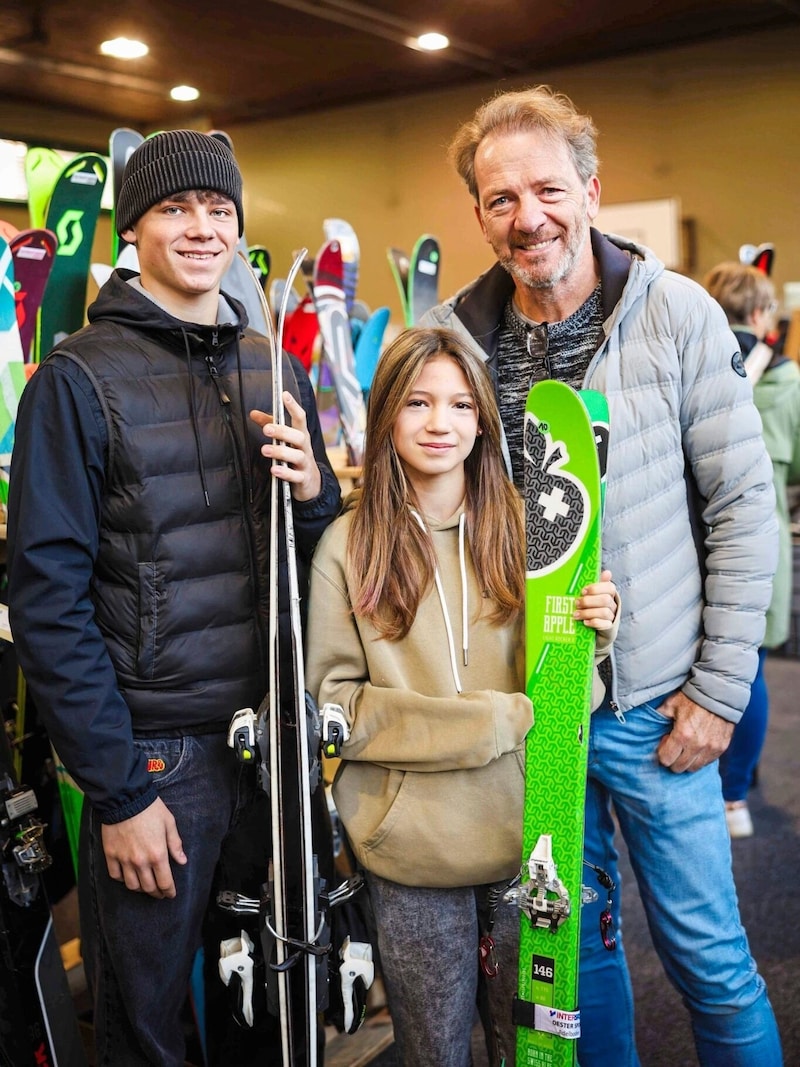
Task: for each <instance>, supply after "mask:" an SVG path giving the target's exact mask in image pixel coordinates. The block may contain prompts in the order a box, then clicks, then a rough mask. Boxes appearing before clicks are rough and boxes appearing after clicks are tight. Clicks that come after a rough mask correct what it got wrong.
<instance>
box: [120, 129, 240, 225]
mask: <svg viewBox="0 0 800 1067" xmlns="http://www.w3.org/2000/svg"><path fill="white" fill-rule="evenodd" d="M202 189H212V190H213V191H214V192H217V193H223V194H224V195H225V196H227V197H230V199H231V200H232V201H233V202H234V204H235V205H236V214H237V215H238V217H239V236H240V237H241V236H242V231H243V230H244V213H243V211H242V174H241V171H240V170H239V166H238V164H237V162H236V160H235V159H234V157H233V153H232V152H231V150H230V149H229V148H228V147H227V145H224V144H223V143H222V142H221V141H219V140H218V139H217V138H216V137H210V136H209V135H208V134H207V133H198V132H197V131H196V130H167V131H166V132H164V133H156V134H154V135H153V136H152V137H147V138H146V139H145V140H144V141H142V143H141V144H140V145H139V147H138V148H137V149H136V151H135V152H133V153H132V155H131V157H130V159H129V160H128V162H127V163H126V164H125V170H124V172H123V175H122V185H121V187H120V191H119V198H118V200H117V209H116V226H117V233H118V234H122V233H123V232H124V231H125V230H127V229H128V228H129V227H130V226H133V224H134V223H135V222H137V221H138V219H140V218H141V217H142V215H144V213H145V211H147V210H148V209H149V208H151V207H152V206H153V205H154V204H158V203H159V201H161V200H164V199H165V198H166V197H168V196H172V195H173V193H185V192H192V191H199V190H202Z"/></svg>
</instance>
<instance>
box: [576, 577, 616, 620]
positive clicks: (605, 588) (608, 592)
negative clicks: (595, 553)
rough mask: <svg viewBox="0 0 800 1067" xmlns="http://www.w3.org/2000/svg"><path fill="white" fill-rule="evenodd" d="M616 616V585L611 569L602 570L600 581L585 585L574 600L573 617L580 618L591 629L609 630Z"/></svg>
mask: <svg viewBox="0 0 800 1067" xmlns="http://www.w3.org/2000/svg"><path fill="white" fill-rule="evenodd" d="M616 616H617V587H616V586H615V585H614V583H613V582H612V581H611V571H603V573H602V574H601V575H600V581H599V582H594V583H593V584H592V585H587V586H586V587H585V588H584V589H583V591H582V592H581V595H580V596H579V597H578V598H577V599H576V601H575V612H574V614H573V616H572V617H573V618H574V619H581V620H582V621H583V622H584V623H585V624H586V626H590V627H591V628H592V629H593V630H610V629H611V627H612V626H613V625H614V619H615V618H616Z"/></svg>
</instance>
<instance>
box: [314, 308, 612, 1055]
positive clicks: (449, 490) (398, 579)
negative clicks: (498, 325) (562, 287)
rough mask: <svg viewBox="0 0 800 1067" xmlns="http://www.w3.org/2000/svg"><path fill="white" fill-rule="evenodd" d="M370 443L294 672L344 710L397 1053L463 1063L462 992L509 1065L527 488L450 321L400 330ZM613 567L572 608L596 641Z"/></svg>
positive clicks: (375, 407)
mask: <svg viewBox="0 0 800 1067" xmlns="http://www.w3.org/2000/svg"><path fill="white" fill-rule="evenodd" d="M366 442H367V445H366V455H365V459H364V470H363V489H362V490H361V491H360V492H357V493H356V494H354V496H353V497H351V499H350V501H348V510H346V512H345V514H344V515H342V516H341V517H340V518H339V519H338V520H337V521H336V522H335V523H334V524H333V525H332V526H331V527H329V529H328V531H327V532H326V534H325V535H324V537H323V540H322V541H321V542H320V544H319V546H318V549H317V552H316V555H315V558H314V564H313V572H312V582H311V594H310V612H309V631H308V649H309V652H308V660H307V671H308V684H309V689H310V690H311V692H312V693H315V695H316V696H317V698H318V700H319V704H320V706H322V705H323V704H324V703H326V702H330V703H334V704H339V705H341V707H342V709H343V711H344V716H345V719H346V721H347V724H348V727H349V738H348V740H347V741H346V743H345V744H344V745H343V747H342V764H341V766H340V768H339V771H338V773H337V776H336V781H335V783H334V787H333V793H334V799H335V802H336V807H337V809H338V812H339V816H340V818H341V820H342V822H343V824H344V827H345V829H346V831H347V835H348V839H349V841H350V844H351V846H352V848H353V851H354V853H355V855H356V857H357V859H358V862H359V863H360V864H361V865H362V866H363V867H364V868H365V870H366V872H367V879H368V884H369V889H370V896H371V900H372V904H373V908H374V912H375V919H376V923H377V928H378V947H379V950H380V958H381V965H382V970H383V977H384V981H385V984H386V990H387V997H388V1002H389V1007H390V1011H391V1014H392V1020H393V1023H394V1034H395V1042H396V1046H397V1049H398V1055H399V1062H400V1063H402V1064H405V1065H407V1067H420V1065H422V1064H436V1067H465V1065H467V1064H469V1063H470V1062H471V1056H470V1037H471V1030H472V1023H473V1015H474V1010H475V1004H476V998H477V999H478V1003H479V1005H480V1007H481V1014H482V1018H483V1022H484V1026H485V1029H486V1037H487V1047H488V1049H489V1058H490V1061H491V1062H492V1063H493V1064H499V1063H501V1062H502V1060H503V1059H504V1058H505V1062H506V1063H508V1064H512V1063H513V1062H514V1040H515V1032H514V1027H513V1025H512V1023H511V1001H512V997H513V995H514V993H515V992H516V985H517V962H516V957H517V951H518V941H519V911H518V909H517V908H516V906H515V905H513V904H509V903H505V902H504V901H503V899H502V894H503V891H504V890H505V888H506V887H507V885H508V882H509V881H510V880H511V879H512V878H513V877H514V876H515V875H516V874H517V872H518V871H519V868H520V864H521V854H522V802H523V791H524V781H523V776H524V761H525V751H524V741H525V735H526V734H527V732H528V730H529V729H530V728H531V725H532V723H533V710H532V708H531V702H530V700H529V699H528V698H527V696H526V695H525V692H524V685H525V683H524V664H523V655H524V647H523V646H524V642H523V634H522V621H523V619H522V615H523V611H522V609H523V597H524V575H523V560H524V558H525V553H524V548H523V542H524V533H523V518H522V506H521V501H520V499H519V496H518V494H517V493H516V490H515V489H514V488H513V486H512V484H511V482H510V481H509V480H508V478H507V476H506V473H505V469H504V465H503V459H502V455H501V448H500V420H499V415H498V412H497V407H496V403H495V399H494V392H493V387H492V383H491V380H490V378H489V374H488V372H487V370H486V368H485V367H484V365H483V364H482V363H481V361H480V360H478V359H477V358H476V357H474V356H473V355H472V354H470V352H469V351H468V350H467V349H466V348H465V347H464V346H463V345H462V343H461V342H460V341H459V339H458V337H457V336H456V334H454V333H452V332H451V331H449V330H434V329H412V330H408V331H406V332H405V333H404V334H402V335H401V336H400V337H399V338H398V340H397V341H395V342H394V344H392V345H391V346H390V347H389V348H388V349H387V350H386V352H385V353H384V354H383V356H382V357H381V359H380V361H379V363H378V367H377V371H376V375H375V380H374V382H373V385H372V391H371V395H370V404H369V415H368V421H367V436H366ZM610 578H611V575H610V574H609V573H607V572H604V574H603V575H602V580H601V581H600V582H598V583H597V584H595V585H591V586H588V587H587V588H586V589H585V590H584V595H583V596H582V597H580V598H579V599H578V601H577V602H576V612H575V617H576V618H578V619H583V621H584V622H585V623H586V625H588V626H592V627H594V628H595V629H597V630H598V631H601V632H602V633H601V640H600V641H598V646H599V648H598V651H599V652H600V650H601V649H602V652H603V653H606V652H607V649H608V645H609V644H610V640H609V639H608V635H610V634H611V633H612V632H613V627H614V623H615V618H616V600H615V588H614V586H613V584H612V583H611V581H610ZM597 685H598V686H600V687H601V688H602V683H600V682H599V679H598V680H597ZM598 702H599V694H598ZM490 931H491V937H492V939H493V941H494V943H495V955H494V958H493V959H492V960H490V961H486V962H487V963H488V964H489V965H488V966H487V967H486V971H494V969H495V965H496V970H497V974H496V976H495V977H491V978H490V977H488V975H487V974H485V973H483V972H482V969H481V967H480V966H479V940H480V938H481V936H482V935H485V934H489V932H490Z"/></svg>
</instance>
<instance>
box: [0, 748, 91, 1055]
mask: <svg viewBox="0 0 800 1067" xmlns="http://www.w3.org/2000/svg"><path fill="white" fill-rule="evenodd" d="M36 810H37V804H36V797H35V795H34V793H33V791H32V790H31V789H28V788H27V787H25V786H19V785H17V782H16V779H15V776H14V771H13V759H12V756H11V748H10V745H9V743H8V738H7V736H6V733H5V730H0V865H2V877H0V1067H35V1065H50V1064H52V1065H56V1064H57V1065H58V1067H87V1059H86V1054H85V1051H84V1047H83V1042H82V1040H81V1036H80V1032H79V1030H78V1022H77V1019H76V1016H75V1011H74V1007H73V1002H72V994H71V993H70V989H69V985H68V983H67V977H66V974H65V973H64V967H63V965H62V962H61V953H60V951H59V948H58V944H57V942H56V938H55V934H54V932H53V920H52V917H51V915H50V907H49V905H48V902H47V898H46V896H45V891H44V886H43V884H42V878H41V875H42V872H43V871H44V870H45V869H46V868H47V867H48V866H49V864H50V857H49V856H48V855H47V853H46V851H45V849H44V845H43V842H42V830H43V826H42V823H41V822H40V820H39V819H38V818H37V815H36Z"/></svg>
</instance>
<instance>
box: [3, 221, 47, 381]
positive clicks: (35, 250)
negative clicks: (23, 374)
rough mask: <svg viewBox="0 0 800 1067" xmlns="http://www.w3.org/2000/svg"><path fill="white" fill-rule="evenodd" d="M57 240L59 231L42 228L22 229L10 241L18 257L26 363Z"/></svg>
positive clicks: (19, 316) (16, 273) (16, 288)
mask: <svg viewBox="0 0 800 1067" xmlns="http://www.w3.org/2000/svg"><path fill="white" fill-rule="evenodd" d="M57 244H58V242H57V241H56V235H55V234H54V233H52V232H51V231H50V230H42V229H37V230H20V231H19V232H18V233H16V234H15V235H14V236H13V237H12V238H11V240H10V242H9V247H10V248H11V255H12V257H13V260H14V297H15V299H16V304H17V325H18V326H19V335H20V341H21V343H22V355H23V359H24V360H25V362H26V363H27V362H29V361H30V358H31V351H32V347H33V339H34V336H35V334H36V317H37V314H38V312H39V308H40V307H41V304H42V300H43V299H44V294H45V291H46V288H47V281H48V278H49V277H50V271H51V270H52V267H53V261H54V259H55V254H56V246H57Z"/></svg>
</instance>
